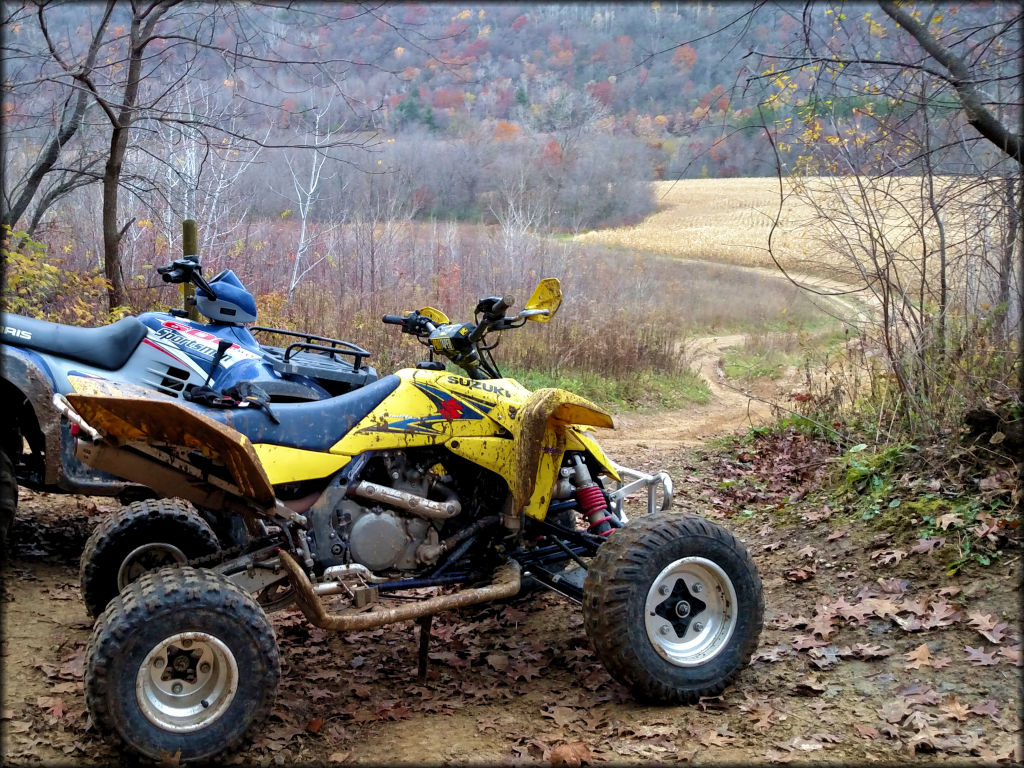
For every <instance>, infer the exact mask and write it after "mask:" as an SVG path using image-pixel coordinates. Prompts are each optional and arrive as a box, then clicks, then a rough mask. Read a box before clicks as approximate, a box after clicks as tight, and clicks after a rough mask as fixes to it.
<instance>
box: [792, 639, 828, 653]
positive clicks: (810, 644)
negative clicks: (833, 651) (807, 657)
mask: <svg viewBox="0 0 1024 768" xmlns="http://www.w3.org/2000/svg"><path fill="white" fill-rule="evenodd" d="M791 645H792V646H793V647H794V648H795V649H796V650H798V651H806V650H807V649H808V648H821V646H823V645H826V643H825V641H824V640H818V639H816V638H814V637H813V636H812V635H796V636H794V637H793V642H792V643H791Z"/></svg>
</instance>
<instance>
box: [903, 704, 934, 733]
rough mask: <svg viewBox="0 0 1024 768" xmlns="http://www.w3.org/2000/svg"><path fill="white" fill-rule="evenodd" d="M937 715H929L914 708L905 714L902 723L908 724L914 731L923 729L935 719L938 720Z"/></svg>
mask: <svg viewBox="0 0 1024 768" xmlns="http://www.w3.org/2000/svg"><path fill="white" fill-rule="evenodd" d="M938 717H939V716H938V715H930V714H928V713H927V712H923V711H922V710H920V709H915V710H913V711H912V712H911V713H910V714H909V715H907V716H906V718H905V719H904V720H903V725H907V726H910V727H911V728H913V729H914V730H915V731H923V730H924V729H925V728H927V727H928V726H930V725H931V724H932V723H934V722H935V721H936V720H938Z"/></svg>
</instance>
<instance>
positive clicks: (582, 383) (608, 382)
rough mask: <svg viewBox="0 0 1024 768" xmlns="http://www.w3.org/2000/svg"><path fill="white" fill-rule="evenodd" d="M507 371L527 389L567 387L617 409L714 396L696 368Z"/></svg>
mask: <svg viewBox="0 0 1024 768" xmlns="http://www.w3.org/2000/svg"><path fill="white" fill-rule="evenodd" d="M505 374H506V375H507V376H508V377H509V378H512V379H515V380H516V381H518V382H519V383H520V384H522V385H523V386H524V387H526V388H527V389H541V388H542V387H558V388H559V389H567V390H569V391H570V392H573V393H575V394H577V395H580V396H581V397H585V398H587V399H588V400H591V401H593V402H594V403H596V404H597V405H600V406H603V407H606V408H614V409H616V410H623V409H626V410H639V409H644V408H682V407H684V406H687V405H694V404H697V405H701V404H704V403H706V402H708V400H710V399H711V391H710V390H709V389H708V385H707V382H706V381H704V379H702V378H701V377H700V376H699V375H698V374H696V373H695V372H693V371H690V370H686V371H683V372H682V373H680V374H675V375H668V374H663V373H656V372H654V371H634V372H630V373H629V375H628V376H621V375H616V374H606V373H594V372H593V371H559V372H557V373H550V372H548V371H538V370H509V371H505Z"/></svg>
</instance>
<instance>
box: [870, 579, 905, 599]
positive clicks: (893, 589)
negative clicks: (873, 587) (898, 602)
mask: <svg viewBox="0 0 1024 768" xmlns="http://www.w3.org/2000/svg"><path fill="white" fill-rule="evenodd" d="M878 586H880V587H881V588H882V591H883V592H885V593H886V594H889V595H902V594H905V593H906V591H907V589H909V587H910V582H909V581H908V580H907V579H879V580H878Z"/></svg>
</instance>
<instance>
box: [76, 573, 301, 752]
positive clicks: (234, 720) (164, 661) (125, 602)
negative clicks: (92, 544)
mask: <svg viewBox="0 0 1024 768" xmlns="http://www.w3.org/2000/svg"><path fill="white" fill-rule="evenodd" d="M85 655H86V662H85V697H86V704H87V705H88V707H89V712H90V714H91V715H92V719H93V722H94V723H95V724H96V727H97V729H98V730H99V732H100V733H102V734H103V735H105V736H107V737H111V736H115V737H119V738H120V739H121V740H122V741H123V742H124V743H125V744H126V745H127V746H128V747H130V748H131V749H133V750H135V751H137V752H139V753H141V754H143V755H145V756H146V757H148V758H150V759H153V760H164V759H167V758H171V757H173V759H174V762H175V763H177V762H178V761H179V760H180V761H181V762H182V763H186V762H191V761H195V760H204V759H206V758H210V757H212V756H214V755H216V754H218V753H220V752H222V751H224V750H227V749H230V748H231V747H232V746H234V745H235V744H236V743H237V742H238V741H239V740H240V739H242V737H243V736H244V735H245V733H246V732H247V731H248V730H249V728H250V727H251V726H253V725H254V724H255V723H256V722H258V721H259V720H261V719H263V718H264V717H265V716H266V715H267V713H268V712H269V711H270V708H271V706H272V704H273V701H274V696H275V694H276V691H277V685H278V680H279V678H280V673H281V669H280V659H279V656H278V650H277V643H276V641H275V638H274V631H273V629H272V627H271V625H270V622H269V621H268V620H267V616H266V614H265V613H264V612H263V610H262V609H261V608H260V607H259V606H258V605H257V604H256V603H255V601H254V600H253V599H252V598H251V597H250V596H249V595H247V594H246V593H245V591H244V590H242V589H240V588H239V587H237V586H236V585H234V584H232V583H231V582H230V581H229V580H228V579H227V578H225V577H224V576H221V575H220V574H217V573H215V572H213V571H209V570H204V569H200V568H190V567H187V566H185V567H170V568H163V569H161V570H159V571H155V572H150V573H146V574H144V575H143V576H142V577H141V578H139V579H138V580H136V581H134V582H132V583H131V584H130V585H129V586H128V587H126V588H125V589H124V591H123V592H121V593H120V594H119V595H118V596H117V597H116V598H115V599H114V600H113V601H111V603H110V605H109V606H108V607H107V609H106V610H105V611H104V612H103V615H102V616H100V618H99V620H98V621H97V623H96V627H95V629H94V630H93V634H92V637H91V638H90V639H89V643H88V645H87V646H86V652H85ZM179 750H180V752H179Z"/></svg>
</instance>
